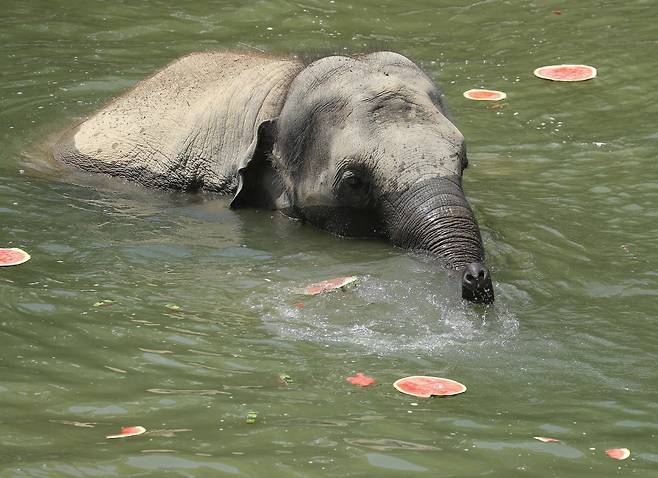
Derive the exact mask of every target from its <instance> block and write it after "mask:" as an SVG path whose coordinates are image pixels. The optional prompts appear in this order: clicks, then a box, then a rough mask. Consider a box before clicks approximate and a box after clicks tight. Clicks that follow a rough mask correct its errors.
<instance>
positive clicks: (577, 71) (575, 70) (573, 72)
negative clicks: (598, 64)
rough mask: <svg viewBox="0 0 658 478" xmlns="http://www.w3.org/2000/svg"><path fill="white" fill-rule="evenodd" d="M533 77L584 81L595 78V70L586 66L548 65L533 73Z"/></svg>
mask: <svg viewBox="0 0 658 478" xmlns="http://www.w3.org/2000/svg"><path fill="white" fill-rule="evenodd" d="M534 74H535V76H538V77H539V78H543V79H544V80H553V81H585V80H591V79H592V78H595V77H596V68H594V67H593V66H588V65H550V66H542V67H539V68H537V69H536V70H535V71H534Z"/></svg>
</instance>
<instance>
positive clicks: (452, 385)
mask: <svg viewBox="0 0 658 478" xmlns="http://www.w3.org/2000/svg"><path fill="white" fill-rule="evenodd" d="M393 386H394V387H395V388H396V389H397V390H398V391H399V392H402V393H406V394H407V395H413V396H414V397H422V398H428V397H430V396H432V395H441V396H448V395H457V394H459V393H464V392H465V391H466V387H465V386H464V385H463V384H461V383H459V382H455V381H454V380H450V379H449V378H441V377H427V376H424V375H416V376H412V377H405V378H401V379H400V380H396V381H395V383H393Z"/></svg>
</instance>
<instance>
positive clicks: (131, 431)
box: [105, 426, 146, 439]
mask: <svg viewBox="0 0 658 478" xmlns="http://www.w3.org/2000/svg"><path fill="white" fill-rule="evenodd" d="M142 433H146V428H144V427H141V426H136V427H123V428H122V429H121V432H120V433H118V434H116V435H107V436H106V437H105V438H109V439H115V438H128V437H134V436H137V435H141V434H142Z"/></svg>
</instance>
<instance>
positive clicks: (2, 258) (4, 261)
mask: <svg viewBox="0 0 658 478" xmlns="http://www.w3.org/2000/svg"><path fill="white" fill-rule="evenodd" d="M29 260H30V255H29V254H28V253H27V252H25V251H24V250H23V249H19V248H17V247H10V248H8V249H5V248H0V266H17V265H18V264H22V263H23V262H27V261H29Z"/></svg>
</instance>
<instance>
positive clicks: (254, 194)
mask: <svg viewBox="0 0 658 478" xmlns="http://www.w3.org/2000/svg"><path fill="white" fill-rule="evenodd" d="M276 123H277V122H276V119H271V120H266V121H263V122H262V123H261V124H260V125H259V126H258V130H257V134H256V137H255V138H254V140H253V141H252V143H251V145H250V146H249V149H248V150H247V155H246V161H245V162H244V164H243V166H242V167H240V169H238V186H237V190H236V192H235V196H233V200H232V201H231V203H230V206H231V207H232V208H240V207H247V206H253V207H260V208H265V209H285V208H287V207H288V205H289V200H288V196H287V192H286V187H285V180H284V178H283V177H282V175H281V174H280V173H279V172H278V171H277V168H276V166H275V158H274V153H273V147H274V142H275V136H276V129H277V126H276Z"/></svg>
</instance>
